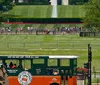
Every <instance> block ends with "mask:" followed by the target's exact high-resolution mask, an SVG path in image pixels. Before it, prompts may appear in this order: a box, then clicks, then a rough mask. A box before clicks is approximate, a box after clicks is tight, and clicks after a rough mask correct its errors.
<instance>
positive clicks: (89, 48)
mask: <svg viewBox="0 0 100 85" xmlns="http://www.w3.org/2000/svg"><path fill="white" fill-rule="evenodd" d="M91 61H92V51H91V47H90V44H88V85H91Z"/></svg>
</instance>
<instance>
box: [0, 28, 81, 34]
mask: <svg viewBox="0 0 100 85" xmlns="http://www.w3.org/2000/svg"><path fill="white" fill-rule="evenodd" d="M80 31H81V27H80V28H79V27H53V28H52V29H50V28H39V27H36V28H34V27H26V28H23V27H18V28H12V27H2V28H0V34H36V35H38V34H53V35H56V34H73V33H79V32H80Z"/></svg>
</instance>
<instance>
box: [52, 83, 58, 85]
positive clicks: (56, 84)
mask: <svg viewBox="0 0 100 85" xmlns="http://www.w3.org/2000/svg"><path fill="white" fill-rule="evenodd" d="M50 85H59V84H58V83H52V84H50Z"/></svg>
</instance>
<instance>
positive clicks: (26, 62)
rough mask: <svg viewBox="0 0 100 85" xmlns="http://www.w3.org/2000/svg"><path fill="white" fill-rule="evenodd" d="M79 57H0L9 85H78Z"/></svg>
mask: <svg viewBox="0 0 100 85" xmlns="http://www.w3.org/2000/svg"><path fill="white" fill-rule="evenodd" d="M77 58H78V56H0V62H1V63H2V65H3V66H4V68H5V69H6V72H7V74H8V80H9V85H40V84H41V83H42V85H77V83H76V82H77Z"/></svg>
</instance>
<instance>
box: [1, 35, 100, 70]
mask: <svg viewBox="0 0 100 85" xmlns="http://www.w3.org/2000/svg"><path fill="white" fill-rule="evenodd" d="M88 44H91V47H92V52H93V59H92V67H94V66H95V67H96V69H97V70H100V66H99V61H100V52H99V51H100V38H86V37H83V38H82V37H79V35H78V34H77V35H76V34H74V35H0V55H77V56H80V57H79V58H78V66H83V63H85V62H87V58H88V53H87V50H88V49H87V46H88Z"/></svg>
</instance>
